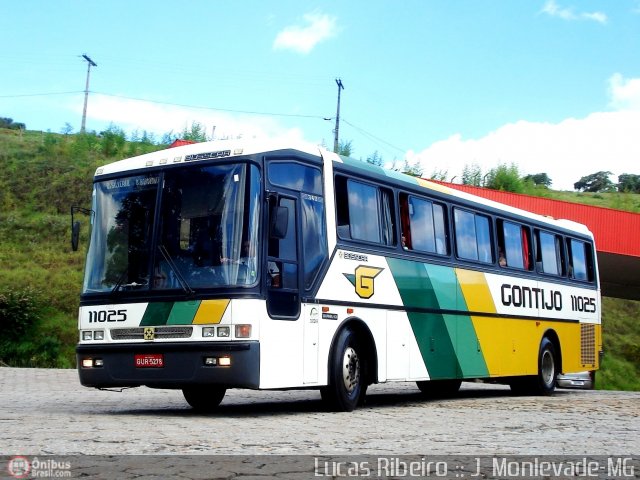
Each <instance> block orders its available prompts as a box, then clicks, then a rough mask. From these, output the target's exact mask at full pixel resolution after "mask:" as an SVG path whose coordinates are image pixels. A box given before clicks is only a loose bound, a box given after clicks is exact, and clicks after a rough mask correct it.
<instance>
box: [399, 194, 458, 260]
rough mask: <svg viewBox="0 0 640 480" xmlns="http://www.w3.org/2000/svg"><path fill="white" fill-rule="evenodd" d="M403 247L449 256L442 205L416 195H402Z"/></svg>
mask: <svg viewBox="0 0 640 480" xmlns="http://www.w3.org/2000/svg"><path fill="white" fill-rule="evenodd" d="M400 221H401V225H402V242H403V243H402V247H403V248H404V249H405V250H416V251H420V252H427V253H437V254H439V255H447V253H448V249H447V234H446V231H447V230H446V224H445V217H444V208H443V206H442V205H440V204H437V203H433V202H432V201H431V200H426V199H423V198H419V197H416V196H414V195H407V194H405V193H401V194H400Z"/></svg>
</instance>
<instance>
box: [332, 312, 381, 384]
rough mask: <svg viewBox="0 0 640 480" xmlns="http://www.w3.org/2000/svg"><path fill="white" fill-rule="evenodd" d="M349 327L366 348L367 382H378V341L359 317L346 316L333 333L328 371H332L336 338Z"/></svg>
mask: <svg viewBox="0 0 640 480" xmlns="http://www.w3.org/2000/svg"><path fill="white" fill-rule="evenodd" d="M347 328H348V329H350V330H352V331H353V332H354V333H355V334H356V336H357V338H358V339H360V342H361V345H362V347H363V349H364V358H365V362H364V365H365V380H366V383H367V384H369V385H370V384H372V383H378V350H377V348H376V342H375V340H374V338H373V335H372V333H371V330H370V329H369V327H368V326H367V324H366V323H365V322H364V321H363V320H362V319H361V318H359V317H349V318H346V319H345V320H344V321H343V322H342V324H341V325H340V326H339V327H338V328H337V329H336V331H335V333H334V334H333V338H332V340H331V347H330V348H329V352H331V354H330V355H329V358H328V359H327V366H328V367H329V368H328V371H330V364H331V357H332V356H333V351H334V349H335V343H336V339H337V338H338V336H339V335H340V332H342V331H343V330H345V329H347Z"/></svg>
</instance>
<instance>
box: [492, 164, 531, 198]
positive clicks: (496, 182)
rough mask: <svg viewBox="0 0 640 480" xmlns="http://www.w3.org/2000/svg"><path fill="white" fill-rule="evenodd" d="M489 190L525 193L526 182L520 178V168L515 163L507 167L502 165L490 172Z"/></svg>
mask: <svg viewBox="0 0 640 480" xmlns="http://www.w3.org/2000/svg"><path fill="white" fill-rule="evenodd" d="M485 186H486V187H487V188H491V189H493V190H504V191H505V192H515V193H522V192H524V181H523V180H522V178H521V177H520V172H519V171H518V166H517V165H516V164H515V163H512V164H511V165H509V166H507V165H505V164H500V165H498V166H497V167H496V168H492V169H491V170H489V173H488V174H487V183H486V185H485Z"/></svg>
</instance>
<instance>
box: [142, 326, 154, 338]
mask: <svg viewBox="0 0 640 480" xmlns="http://www.w3.org/2000/svg"><path fill="white" fill-rule="evenodd" d="M155 338H156V329H155V328H153V327H146V328H145V329H144V339H145V340H155Z"/></svg>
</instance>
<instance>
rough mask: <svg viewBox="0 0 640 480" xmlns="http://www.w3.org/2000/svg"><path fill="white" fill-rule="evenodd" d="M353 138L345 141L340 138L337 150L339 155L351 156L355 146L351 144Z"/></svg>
mask: <svg viewBox="0 0 640 480" xmlns="http://www.w3.org/2000/svg"><path fill="white" fill-rule="evenodd" d="M351 143H352V142H351V140H349V141H348V142H345V141H344V140H340V141H339V142H338V151H337V152H336V153H337V154H338V155H342V156H343V157H350V156H351V154H352V153H353V147H352V145H351Z"/></svg>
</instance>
